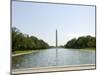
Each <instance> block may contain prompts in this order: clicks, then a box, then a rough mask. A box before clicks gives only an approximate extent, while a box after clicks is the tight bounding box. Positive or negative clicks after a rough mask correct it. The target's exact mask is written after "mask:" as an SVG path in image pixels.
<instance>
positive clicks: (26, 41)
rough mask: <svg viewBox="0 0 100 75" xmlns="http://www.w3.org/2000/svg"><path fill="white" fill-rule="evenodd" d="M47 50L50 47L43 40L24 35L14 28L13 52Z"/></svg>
mask: <svg viewBox="0 0 100 75" xmlns="http://www.w3.org/2000/svg"><path fill="white" fill-rule="evenodd" d="M45 48H49V45H48V44H47V43H46V42H44V41H43V40H39V39H38V38H36V37H35V36H29V35H27V34H23V33H22V32H20V31H19V30H18V29H17V28H15V27H13V28H12V51H16V50H30V49H33V50H35V49H45Z"/></svg>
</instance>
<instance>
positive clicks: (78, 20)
mask: <svg viewBox="0 0 100 75" xmlns="http://www.w3.org/2000/svg"><path fill="white" fill-rule="evenodd" d="M12 26H13V27H17V28H18V29H19V30H20V31H21V32H23V33H25V34H29V35H33V36H36V37H38V38H39V39H43V40H44V41H46V42H47V43H48V44H49V45H55V32H56V29H57V30H58V45H64V44H65V43H66V42H67V41H68V40H70V39H72V38H74V37H76V38H77V37H79V36H83V35H92V36H95V7H94V6H79V5H61V4H46V3H32V2H16V1H13V2H12Z"/></svg>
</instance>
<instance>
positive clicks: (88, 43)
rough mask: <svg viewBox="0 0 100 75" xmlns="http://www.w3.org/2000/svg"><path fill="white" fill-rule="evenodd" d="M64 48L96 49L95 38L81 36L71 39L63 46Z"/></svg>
mask: <svg viewBox="0 0 100 75" xmlns="http://www.w3.org/2000/svg"><path fill="white" fill-rule="evenodd" d="M64 47H65V48H96V38H95V37H92V36H89V35H88V36H81V37H79V38H77V39H76V38H73V39H71V40H69V41H68V42H67V43H66V44H65V45H64Z"/></svg>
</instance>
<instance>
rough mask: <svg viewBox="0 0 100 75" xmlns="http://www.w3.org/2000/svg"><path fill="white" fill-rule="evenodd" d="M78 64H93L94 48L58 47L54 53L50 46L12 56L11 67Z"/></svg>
mask: <svg viewBox="0 0 100 75" xmlns="http://www.w3.org/2000/svg"><path fill="white" fill-rule="evenodd" d="M79 64H95V50H78V49H64V48H58V49H57V55H56V49H55V48H52V49H45V50H38V51H37V52H33V53H31V54H26V55H20V56H15V57H13V58H12V68H13V69H19V68H32V67H48V66H64V65H79Z"/></svg>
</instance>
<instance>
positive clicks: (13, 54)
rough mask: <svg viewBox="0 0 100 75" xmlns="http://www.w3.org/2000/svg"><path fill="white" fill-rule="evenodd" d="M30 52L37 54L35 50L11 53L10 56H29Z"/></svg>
mask: <svg viewBox="0 0 100 75" xmlns="http://www.w3.org/2000/svg"><path fill="white" fill-rule="evenodd" d="M32 52H37V50H27V51H15V52H14V53H12V56H18V55H23V54H29V53H32Z"/></svg>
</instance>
